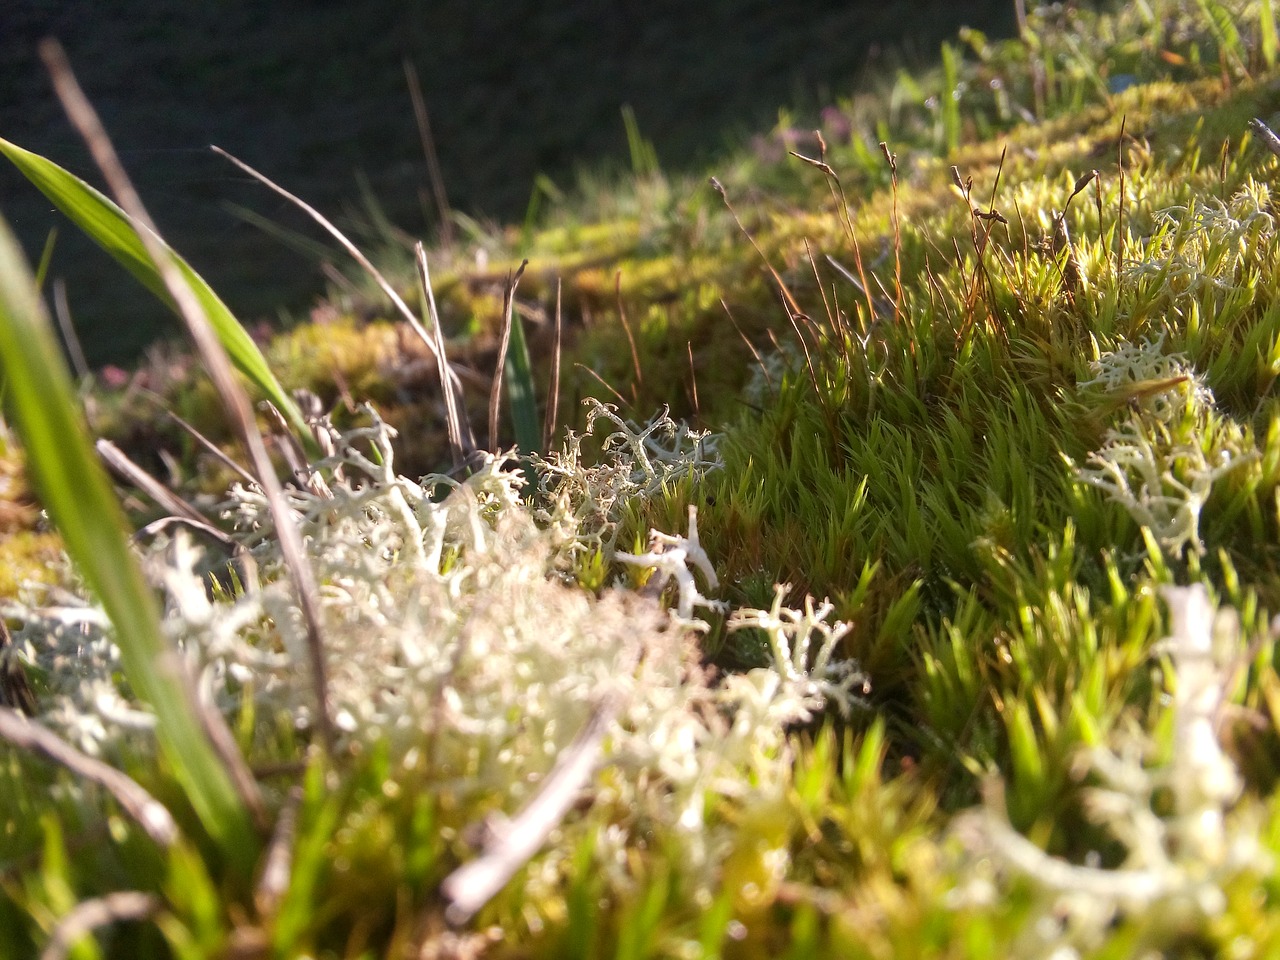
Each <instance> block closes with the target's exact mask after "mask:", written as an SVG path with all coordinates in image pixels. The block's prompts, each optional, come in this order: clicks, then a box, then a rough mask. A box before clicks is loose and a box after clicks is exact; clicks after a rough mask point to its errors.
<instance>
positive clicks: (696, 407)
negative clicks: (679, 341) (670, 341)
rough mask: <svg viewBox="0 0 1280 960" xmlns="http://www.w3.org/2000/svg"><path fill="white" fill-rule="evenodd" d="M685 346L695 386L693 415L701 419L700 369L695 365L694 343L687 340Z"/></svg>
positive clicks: (691, 379)
mask: <svg viewBox="0 0 1280 960" xmlns="http://www.w3.org/2000/svg"><path fill="white" fill-rule="evenodd" d="M684 346H685V349H686V350H687V351H688V352H689V381H690V383H691V384H692V387H693V415H694V417H695V418H696V419H697V420H699V421H701V420H702V407H701V406H699V405H698V370H697V368H696V367H695V366H694V365H693V343H692V341H689V340H686V341H685V343H684Z"/></svg>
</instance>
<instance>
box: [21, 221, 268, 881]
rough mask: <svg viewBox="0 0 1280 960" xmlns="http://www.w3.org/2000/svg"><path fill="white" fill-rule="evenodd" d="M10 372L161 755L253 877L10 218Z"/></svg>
mask: <svg viewBox="0 0 1280 960" xmlns="http://www.w3.org/2000/svg"><path fill="white" fill-rule="evenodd" d="M0 372H2V373H3V377H4V379H5V381H6V386H7V396H6V400H7V405H8V409H9V412H10V415H11V417H12V423H13V425H14V426H15V427H16V428H17V431H18V434H19V436H20V437H21V439H22V443H23V446H24V448H25V450H26V455H27V468H28V470H29V471H30V473H31V477H32V480H33V481H34V483H35V485H36V488H37V489H38V490H39V493H40V498H41V501H42V503H43V505H44V507H45V508H46V509H47V510H48V511H49V515H50V516H51V517H52V518H53V520H54V522H55V523H56V524H57V526H58V530H59V532H60V533H61V534H62V538H63V541H64V543H65V544H66V548H67V552H68V553H69V554H70V555H71V557H72V559H73V560H74V561H75V563H76V565H77V567H78V569H79V570H80V572H81V573H82V574H83V575H84V578H85V581H86V582H87V583H88V584H89V586H90V588H91V589H92V590H93V592H94V593H95V594H96V595H97V596H98V598H99V599H100V600H101V602H102V605H103V607H104V608H105V610H106V612H107V614H108V616H110V618H111V622H112V624H113V625H114V626H115V632H116V643H117V644H118V645H119V648H120V658H121V662H122V663H123V665H124V672H125V676H126V677H127V679H128V681H129V683H130V685H131V686H132V688H133V690H134V691H135V692H136V693H137V695H138V696H139V697H141V698H142V699H143V700H145V701H146V702H147V703H148V704H150V706H151V708H152V710H153V711H154V712H155V714H156V719H157V724H156V734H157V737H158V738H159V741H160V745H161V748H162V749H163V750H164V752H165V755H166V756H167V758H168V760H169V762H170V763H171V764H172V766H173V769H174V771H175V773H176V775H177V777H178V779H179V780H180V782H181V783H182V786H183V788H184V790H185V791H186V794H187V797H188V799H189V800H190V802H191V805H192V806H193V807H194V808H195V810H196V812H197V814H198V815H199V816H200V818H201V821H202V822H203V823H204V825H205V828H206V829H207V830H208V831H209V833H210V835H211V836H212V837H213V838H214V839H215V841H216V842H217V843H218V844H219V846H220V847H221V849H222V851H223V853H224V855H225V856H226V857H227V859H228V861H229V862H230V863H232V864H233V865H234V866H236V867H238V868H239V869H240V870H241V871H242V872H243V874H244V875H246V876H247V875H248V873H249V872H250V870H251V869H252V865H253V862H254V860H255V858H256V854H257V848H258V845H259V844H258V840H257V838H256V836H255V834H254V831H253V826H252V823H251V820H250V818H249V814H248V812H247V810H246V809H245V807H244V804H243V803H242V802H241V799H240V797H239V795H238V794H237V792H236V790H235V788H234V786H233V784H232V782H231V779H230V777H229V776H228V774H227V772H226V771H225V770H224V768H223V766H222V764H221V762H220V761H219V759H218V757H217V755H216V754H215V752H214V751H213V749H212V748H211V746H210V744H209V742H208V740H207V739H206V737H205V734H204V730H203V727H202V725H201V722H200V718H199V717H198V715H197V713H196V711H195V709H194V708H193V706H192V704H191V703H190V702H189V700H188V698H187V693H186V690H187V687H186V684H184V683H183V681H182V679H181V677H180V676H179V675H177V674H176V673H175V672H174V670H173V665H174V664H176V663H177V662H178V661H177V659H176V658H177V653H176V651H173V650H171V649H170V648H169V645H168V643H167V642H166V640H165V637H164V634H163V632H162V630H161V625H160V610H159V606H158V604H157V602H156V598H155V596H154V594H153V593H152V591H151V588H150V587H149V586H148V584H147V582H146V580H145V579H144V578H143V575H142V571H141V569H140V568H139V566H138V564H137V562H136V561H135V559H134V557H133V555H132V553H130V551H129V543H128V537H127V534H126V529H127V528H126V525H125V518H124V514H123V512H122V510H121V508H120V504H119V503H118V502H117V500H116V498H115V494H114V493H113V491H112V489H111V485H110V483H109V482H108V480H107V477H106V474H105V473H104V472H103V470H102V468H101V466H99V464H98V461H97V458H96V457H95V455H94V452H93V448H92V446H91V445H90V443H89V438H88V435H87V432H86V431H85V429H84V427H83V426H82V424H81V421H80V417H79V414H78V412H77V407H76V404H75V401H74V391H73V389H72V386H71V376H70V373H69V372H68V370H67V368H66V364H65V362H64V361H63V359H62V353H61V351H60V350H59V348H58V346H57V341H56V340H55V338H54V334H53V327H52V325H51V324H50V321H49V317H48V315H47V314H46V313H45V310H44V306H43V304H42V303H41V302H40V299H39V296H38V295H37V293H36V288H35V283H34V278H33V277H32V275H31V271H30V268H29V267H28V266H27V263H26V259H25V258H24V256H23V254H22V251H21V248H20V247H19V246H18V243H17V240H15V239H14V237H13V234H12V232H11V231H10V229H9V227H8V224H7V223H6V222H5V221H4V219H3V218H0Z"/></svg>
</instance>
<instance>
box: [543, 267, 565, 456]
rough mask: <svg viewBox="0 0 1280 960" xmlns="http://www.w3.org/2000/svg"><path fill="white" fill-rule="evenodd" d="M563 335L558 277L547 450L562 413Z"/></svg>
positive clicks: (549, 393) (557, 281)
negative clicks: (561, 354) (561, 364)
mask: <svg viewBox="0 0 1280 960" xmlns="http://www.w3.org/2000/svg"><path fill="white" fill-rule="evenodd" d="M562 336H563V327H562V324H561V313H560V278H559V277H556V330H555V344H554V346H553V347H552V351H551V389H550V390H549V391H548V393H547V427H546V430H545V432H544V438H543V441H542V445H543V447H544V448H545V449H547V450H550V449H551V441H552V440H553V439H554V438H555V435H556V420H557V418H558V417H559V415H560V361H561V357H560V349H561V344H562Z"/></svg>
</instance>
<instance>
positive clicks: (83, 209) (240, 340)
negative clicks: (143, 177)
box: [0, 138, 321, 457]
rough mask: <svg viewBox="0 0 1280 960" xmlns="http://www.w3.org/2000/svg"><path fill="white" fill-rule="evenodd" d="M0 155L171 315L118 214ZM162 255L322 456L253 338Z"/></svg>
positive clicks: (143, 253)
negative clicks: (154, 296)
mask: <svg viewBox="0 0 1280 960" xmlns="http://www.w3.org/2000/svg"><path fill="white" fill-rule="evenodd" d="M0 153H3V154H4V155H5V156H6V157H8V158H9V160H10V161H11V162H12V163H13V165H14V166H15V167H17V168H18V170H19V171H20V172H21V173H22V175H23V176H25V177H26V178H27V179H28V180H30V181H31V182H32V183H33V184H35V186H36V187H37V188H38V189H39V190H40V192H41V193H43V194H44V195H45V196H46V197H48V198H49V200H50V201H52V202H53V204H54V205H55V206H56V207H57V208H58V209H59V210H61V211H62V212H63V213H64V214H66V215H67V216H68V217H70V218H71V220H72V221H74V222H75V224H76V225H77V226H78V227H80V229H81V230H83V231H84V232H85V233H86V234H88V235H89V238H90V239H91V240H93V241H94V243H96V244H98V246H100V247H102V249H103V250H105V251H107V253H109V254H111V256H112V257H114V258H115V259H116V261H118V262H119V263H120V265H121V266H123V267H124V268H125V269H126V270H128V271H129V272H130V273H132V274H133V275H134V277H135V278H136V279H137V280H138V281H139V282H140V283H141V284H142V285H143V286H144V287H146V288H147V289H148V290H150V291H151V292H152V293H153V294H155V295H156V296H157V297H158V298H159V299H160V300H161V301H163V302H164V303H165V304H167V305H168V306H169V308H170V309H176V308H175V307H174V303H173V298H172V297H171V296H170V295H169V291H168V290H167V289H165V285H164V280H162V279H161V277H160V272H159V271H158V270H157V269H156V266H155V264H154V263H153V262H152V260H151V258H150V257H149V256H148V255H147V250H146V247H144V246H143V245H142V241H141V240H139V239H138V235H137V233H136V232H135V230H134V227H133V223H132V222H131V221H130V220H129V217H128V216H127V215H126V214H125V212H124V211H123V210H121V209H120V208H119V207H118V206H117V205H116V204H115V203H113V202H112V201H111V200H110V199H109V198H107V197H106V196H104V195H103V194H101V193H99V192H98V191H97V190H95V189H94V188H93V187H91V186H90V185H89V184H87V183H85V182H84V181H83V180H81V179H80V178H79V177H76V176H73V175H72V174H70V173H68V172H67V171H66V170H64V169H62V167H60V166H58V165H57V164H56V163H54V162H53V161H52V160H48V159H46V158H45V157H42V156H40V155H39V154H37V153H32V152H31V151H30V150H24V149H23V148H22V147H19V146H18V145H17V144H14V143H10V142H9V141H8V140H5V139H3V138H0ZM161 243H162V244H163V241H161ZM164 249H165V250H167V251H168V252H169V254H170V255H171V256H172V257H173V261H174V263H176V264H177V265H178V269H179V270H181V271H182V275H183V276H184V277H185V278H186V280H187V283H188V284H190V285H191V289H192V290H193V291H195V295H196V298H197V299H198V300H199V301H200V305H201V306H202V307H203V308H204V311H205V315H206V316H207V317H208V318H209V322H210V324H212V326H213V329H214V331H215V332H216V333H217V335H218V339H219V341H221V343H222V346H223V349H225V350H226V351H227V354H228V356H230V357H231V361H232V363H234V364H235V365H236V368H237V369H238V370H239V371H240V372H241V373H243V374H244V375H245V376H246V377H248V378H249V380H250V381H251V382H252V383H253V384H254V385H255V386H257V388H258V389H259V390H261V391H262V392H263V393H264V394H265V395H266V397H267V399H268V400H270V401H271V402H272V403H273V404H275V406H276V409H278V410H280V412H281V413H283V414H284V415H285V418H286V419H287V420H288V421H289V424H290V425H291V426H292V427H293V429H294V430H295V431H296V432H297V434H298V436H299V438H300V439H301V440H302V442H303V444H304V445H305V446H306V447H307V452H308V453H309V454H311V455H312V456H315V457H319V456H321V454H320V451H319V449H318V448H317V447H316V445H315V439H314V437H312V435H311V430H310V428H309V427H308V426H307V422H306V420H305V419H304V418H303V416H302V413H301V411H299V410H298V407H297V405H296V404H295V403H294V402H293V398H291V397H290V396H289V394H288V393H286V392H285V390H284V388H283V387H281V386H280V383H279V382H278V381H277V380H276V378H275V374H273V373H272V372H271V368H270V367H269V366H268V365H267V359H266V357H264V356H263V355H262V351H261V350H259V349H258V347H257V344H255V343H254V342H253V338H252V337H250V336H249V334H248V333H247V332H245V329H244V327H243V326H241V325H240V321H239V320H237V319H236V318H235V315H234V314H232V312H231V311H230V310H229V309H228V308H227V305H226V304H225V303H223V302H222V300H221V298H219V296H218V295H217V294H216V293H214V291H213V288H212V287H210V286H209V284H207V283H205V281H204V279H203V278H202V277H201V276H200V275H199V274H198V273H196V272H195V271H194V270H192V269H191V266H190V265H189V264H188V263H187V262H186V261H185V260H183V259H182V257H180V256H178V254H177V253H176V252H175V251H174V250H173V249H172V248H170V247H169V246H168V245H167V244H165V245H164Z"/></svg>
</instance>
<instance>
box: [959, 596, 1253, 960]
mask: <svg viewBox="0 0 1280 960" xmlns="http://www.w3.org/2000/svg"><path fill="white" fill-rule="evenodd" d="M1165 600H1166V603H1167V604H1168V607H1169V615H1170V620H1171V633H1170V635H1169V637H1168V639H1167V640H1165V641H1164V642H1163V643H1162V644H1160V645H1159V646H1158V648H1157V652H1161V653H1164V654H1165V655H1166V656H1167V658H1168V663H1169V666H1170V669H1171V671H1172V675H1171V676H1170V678H1169V686H1170V687H1171V688H1172V696H1171V706H1170V709H1171V710H1172V713H1173V717H1172V719H1173V723H1172V727H1171V729H1172V738H1171V742H1170V743H1169V744H1167V745H1157V744H1154V743H1152V742H1150V741H1149V740H1147V739H1145V738H1142V739H1137V738H1131V739H1129V740H1127V741H1125V742H1123V743H1122V744H1121V745H1120V747H1119V749H1118V750H1114V751H1113V750H1110V749H1107V748H1105V747H1098V748H1096V749H1094V750H1092V751H1090V752H1088V753H1087V754H1085V755H1084V756H1083V757H1082V760H1083V763H1084V770H1085V771H1087V772H1088V773H1091V774H1092V775H1093V776H1094V777H1096V778H1097V780H1098V781H1099V784H1100V785H1099V786H1097V787H1091V788H1089V789H1087V790H1086V791H1085V795H1084V810H1085V813H1086V815H1087V816H1088V817H1089V818H1090V819H1091V820H1092V821H1093V822H1094V823H1096V824H1097V825H1099V826H1100V827H1102V828H1104V829H1105V830H1106V831H1107V832H1108V833H1110V834H1111V836H1112V837H1113V838H1114V839H1115V840H1116V841H1118V842H1119V843H1120V844H1121V845H1122V846H1123V848H1124V851H1125V853H1124V857H1123V859H1122V861H1121V862H1119V863H1118V864H1117V865H1116V866H1115V867H1114V868H1110V869H1108V868H1105V867H1101V866H1095V865H1091V864H1084V865H1081V864H1075V863H1068V862H1067V861H1064V860H1061V859H1059V858H1057V857H1053V856H1050V855H1049V854H1047V853H1045V852H1044V851H1043V850H1041V849H1040V848H1039V847H1037V846H1036V845H1035V844H1034V843H1032V842H1031V841H1030V840H1028V839H1026V838H1025V837H1023V836H1022V835H1021V834H1019V833H1018V832H1017V831H1015V830H1014V828H1013V827H1012V826H1011V825H1010V823H1009V820H1008V818H1007V816H1006V815H1005V812H1004V810H1003V804H1002V802H1001V799H1002V796H1001V792H1000V791H999V790H998V789H989V790H988V791H987V802H986V804H985V805H984V807H983V808H982V809H981V810H979V811H974V812H971V813H968V814H965V815H963V816H962V817H960V818H959V819H958V820H957V821H956V825H955V829H956V831H957V833H958V835H959V836H961V837H962V838H963V839H964V840H965V842H966V844H967V845H968V846H969V848H970V849H971V851H972V853H973V855H975V856H976V857H978V858H980V859H981V860H990V861H992V862H994V864H995V866H996V868H997V874H998V875H1000V876H1003V877H1005V878H1006V879H1008V880H1013V879H1019V880H1021V881H1022V882H1023V883H1025V884H1026V885H1028V886H1029V887H1030V888H1031V889H1032V890H1033V891H1034V893H1035V896H1036V900H1035V906H1034V908H1033V912H1032V916H1031V919H1030V920H1029V922H1028V923H1027V924H1026V926H1025V928H1024V932H1023V936H1022V940H1021V942H1020V943H1018V944H1017V947H1016V950H1015V953H1016V955H1017V956H1020V957H1043V958H1054V960H1069V958H1076V957H1082V956H1085V955H1089V953H1090V951H1092V950H1095V949H1097V948H1098V947H1100V946H1101V945H1102V944H1103V943H1104V942H1105V940H1106V938H1107V936H1108V935H1109V934H1111V933H1113V932H1114V930H1115V927H1116V925H1117V924H1122V923H1127V924H1130V925H1133V926H1134V927H1135V928H1136V930H1137V931H1138V936H1139V939H1138V941H1137V942H1136V943H1135V944H1134V945H1133V946H1134V948H1135V949H1136V948H1137V946H1139V945H1141V946H1145V947H1147V948H1154V947H1158V946H1159V944H1160V943H1161V942H1163V941H1167V940H1168V939H1169V938H1172V937H1176V936H1179V935H1183V934H1187V933H1193V932H1194V931H1196V930H1203V929H1205V927H1206V925H1207V924H1208V923H1210V922H1211V921H1212V920H1213V919H1214V918H1215V917H1218V916H1220V915H1221V914H1222V913H1223V912H1224V911H1225V910H1226V906H1227V900H1226V894H1225V892H1224V891H1225V888H1226V886H1227V885H1228V884H1229V883H1230V882H1231V881H1232V880H1234V879H1236V878H1237V877H1240V876H1242V875H1246V874H1251V873H1252V874H1256V875H1259V876H1261V875H1265V874H1266V873H1267V872H1269V871H1270V870H1271V866H1272V865H1271V862H1270V858H1269V857H1268V856H1267V854H1266V852H1265V850H1264V849H1263V847H1262V844H1261V843H1260V841H1259V838H1258V835H1257V832H1256V831H1257V823H1256V821H1255V819H1254V812H1253V811H1252V810H1251V809H1248V808H1246V809H1240V810H1238V809H1236V805H1237V802H1238V800H1239V798H1240V793H1241V781H1240V777H1239V775H1238V773H1237V771H1236V769H1235V765H1234V764H1233V763H1232V761H1231V760H1230V758H1229V757H1228V756H1227V755H1226V753H1224V751H1223V750H1222V747H1221V745H1220V743H1219V741H1218V736H1217V729H1216V725H1217V722H1218V713H1219V708H1220V707H1221V705H1222V702H1223V697H1224V695H1225V690H1226V686H1227V683H1228V672H1229V670H1230V669H1231V667H1232V664H1233V663H1234V662H1235V659H1236V657H1237V656H1238V654H1239V648H1240V638H1239V629H1238V623H1237V621H1236V620H1235V618H1234V617H1232V616H1231V615H1230V613H1229V612H1226V611H1224V612H1222V613H1219V614H1217V615H1216V616H1215V611H1214V608H1213V605H1212V603H1211V601H1210V599H1209V595H1208V592H1207V591H1206V590H1205V588H1204V587H1203V586H1202V585H1199V584H1197V585H1195V586H1192V587H1169V588H1166V590H1165ZM1156 756H1167V758H1168V759H1167V760H1165V761H1163V762H1160V763H1152V762H1151V760H1152V758H1153V757H1156ZM997 879H998V878H997ZM997 889H998V883H996V882H994V881H993V878H992V877H990V876H979V877H978V879H977V881H976V886H971V887H970V888H968V889H966V888H964V887H962V888H961V889H960V890H958V891H957V895H956V897H955V899H956V901H957V902H964V901H966V900H968V902H972V901H973V900H974V899H989V898H990V897H991V896H993V895H994V894H995V893H996V892H997Z"/></svg>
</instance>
